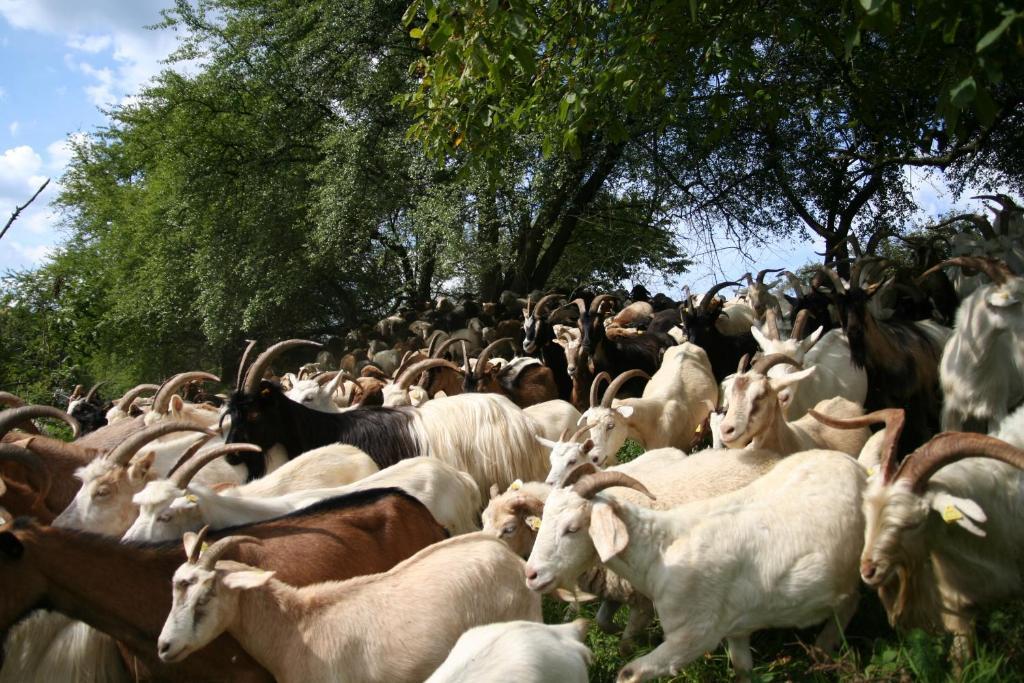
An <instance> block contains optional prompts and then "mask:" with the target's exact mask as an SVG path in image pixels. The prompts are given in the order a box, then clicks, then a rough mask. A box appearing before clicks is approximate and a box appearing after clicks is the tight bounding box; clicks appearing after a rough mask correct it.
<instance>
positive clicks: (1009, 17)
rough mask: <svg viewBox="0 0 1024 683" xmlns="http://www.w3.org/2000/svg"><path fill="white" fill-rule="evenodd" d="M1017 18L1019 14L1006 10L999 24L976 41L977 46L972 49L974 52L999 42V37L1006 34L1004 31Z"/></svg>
mask: <svg viewBox="0 0 1024 683" xmlns="http://www.w3.org/2000/svg"><path fill="white" fill-rule="evenodd" d="M1019 18H1020V14H1019V13H1018V12H1014V11H1012V10H1007V11H1006V16H1005V17H1004V18H1003V20H1002V21H1001V22H999V25H998V26H996V27H995V28H994V29H992V30H991V31H989V32H988V33H986V34H985V35H983V36H982V37H981V40H979V41H978V44H977V46H976V47H975V48H974V51H975V52H981V51H982V50H984V49H985V48H987V47H988V46H989V45H991V44H992V43H994V42H996V41H997V40H999V36H1001V35H1003V33H1005V32H1006V29H1008V28H1010V24H1012V23H1013V22H1014V21H1016V20H1017V19H1019Z"/></svg>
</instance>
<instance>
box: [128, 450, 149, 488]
mask: <svg viewBox="0 0 1024 683" xmlns="http://www.w3.org/2000/svg"><path fill="white" fill-rule="evenodd" d="M155 460H156V451H146V453H144V454H142V455H140V456H138V457H135V458H132V461H131V462H130V463H129V464H128V479H129V480H130V481H139V482H142V481H146V477H147V476H148V475H149V470H150V469H151V468H152V467H153V462H154V461H155Z"/></svg>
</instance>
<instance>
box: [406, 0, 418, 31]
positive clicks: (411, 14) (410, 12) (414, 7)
mask: <svg viewBox="0 0 1024 683" xmlns="http://www.w3.org/2000/svg"><path fill="white" fill-rule="evenodd" d="M422 2H423V0H412V2H411V3H409V7H407V8H406V10H405V13H404V14H402V26H408V25H409V24H411V23H412V20H413V19H415V18H416V12H418V11H419V9H420V4H421V3H422Z"/></svg>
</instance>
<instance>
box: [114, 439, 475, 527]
mask: <svg viewBox="0 0 1024 683" xmlns="http://www.w3.org/2000/svg"><path fill="white" fill-rule="evenodd" d="M305 457H306V456H302V457H301V458H297V459H296V460H294V461H293V462H299V461H300V460H302V459H303V458H305ZM203 460H206V458H203V459H201V460H200V461H199V462H197V463H195V464H192V463H189V464H187V465H185V466H183V467H182V469H181V470H179V472H176V473H175V474H174V475H172V479H171V481H169V482H153V483H150V485H149V486H148V487H147V488H146V489H144V490H143V491H142V492H141V493H138V494H136V496H135V498H134V499H133V500H134V501H135V502H136V504H138V505H139V517H138V519H136V520H135V523H134V524H133V525H132V526H131V528H130V529H128V531H127V532H126V533H125V535H124V537H125V539H128V540H139V541H142V540H146V541H163V540H170V539H173V538H177V537H179V536H180V535H181V534H182V533H184V532H185V531H196V530H198V529H199V528H201V527H202V526H204V525H207V524H208V525H210V526H211V527H212V528H214V529H223V528H226V527H230V526H237V525H239V524H251V523H254V522H258V521H261V520H265V519H271V518H273V517H279V516H281V515H285V514H288V513H290V512H294V511H295V510H299V509H302V508H303V507H307V506H309V505H312V504H314V503H317V502H319V501H321V500H324V499H326V498H336V497H338V496H343V495H349V494H352V493H355V492H357V491H365V490H367V489H373V488H397V489H401V490H402V491H405V492H406V493H408V494H409V495H411V496H413V497H414V498H416V499H417V500H419V501H420V502H421V503H423V504H424V505H426V507H427V509H428V510H430V512H431V514H433V515H434V518H435V519H436V520H437V521H438V522H439V523H440V524H441V525H442V526H444V527H445V528H446V529H448V530H449V531H450V532H451V533H453V534H465V533H469V532H470V531H476V530H477V523H476V516H477V513H478V511H479V510H480V492H479V491H478V490H477V487H476V482H475V481H473V479H472V478H471V477H470V476H469V475H468V474H466V473H465V472H460V471H459V470H457V469H455V468H454V467H452V466H451V465H446V464H445V463H443V462H441V461H440V460H435V459H433V458H423V457H420V458H409V459H408V460H402V461H401V462H398V463H395V464H394V465H392V466H391V467H388V468H386V469H384V470H381V471H379V472H375V473H372V474H370V475H368V476H366V477H365V478H363V479H360V480H358V481H354V482H351V483H348V484H344V485H334V486H331V487H326V486H322V487H318V488H299V489H293V490H291V491H288V490H283V491H279V492H276V494H274V495H270V496H268V495H267V494H261V495H256V496H243V495H235V496H227V495H223V494H221V495H218V494H217V493H215V492H214V491H212V490H210V489H209V488H207V487H205V486H201V485H191V486H190V485H189V482H188V481H187V479H188V478H189V477H190V476H191V475H193V474H194V473H195V471H196V470H198V469H199V468H200V467H202V466H203V464H205V463H204V462H203ZM306 464H307V465H308V463H306ZM271 476H273V475H271ZM259 481H261V480H257V481H256V482H253V483H259ZM159 484H163V486H160V485H159ZM239 488H243V487H239Z"/></svg>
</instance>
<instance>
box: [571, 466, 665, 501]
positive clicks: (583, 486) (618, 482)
mask: <svg viewBox="0 0 1024 683" xmlns="http://www.w3.org/2000/svg"><path fill="white" fill-rule="evenodd" d="M612 486H625V487H627V488H631V489H633V490H635V491H639V492H640V493H642V494H644V495H645V496H647V497H648V498H650V499H651V500H654V494H653V493H651V492H650V491H648V490H647V487H646V486H644V485H643V484H641V483H640V482H639V481H637V480H636V479H634V478H633V477H631V476H629V475H628V474H626V473H625V472H609V471H604V472H594V473H592V474H587V475H584V476H583V477H581V478H580V479H579V480H578V481H577V482H576V483H575V484H573V485H572V490H573V491H574V492H575V493H576V495H578V496H579V497H580V498H588V499H589V498H593V497H594V496H595V495H596V494H598V493H600V492H601V491H604V490H605V489H607V488H611V487H612Z"/></svg>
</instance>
